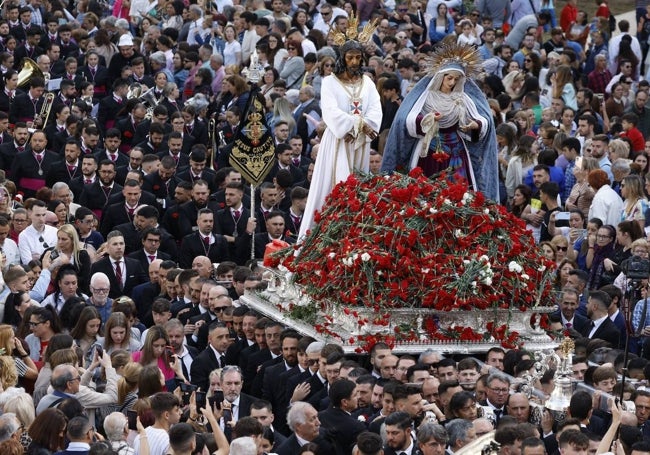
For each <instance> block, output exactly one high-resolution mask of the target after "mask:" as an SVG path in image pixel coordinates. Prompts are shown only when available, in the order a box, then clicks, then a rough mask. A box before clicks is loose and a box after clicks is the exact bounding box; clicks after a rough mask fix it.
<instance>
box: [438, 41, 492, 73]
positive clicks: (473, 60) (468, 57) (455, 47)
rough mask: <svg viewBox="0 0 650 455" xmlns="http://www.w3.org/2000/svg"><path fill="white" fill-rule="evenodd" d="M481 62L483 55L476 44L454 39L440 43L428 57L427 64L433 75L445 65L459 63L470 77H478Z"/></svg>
mask: <svg viewBox="0 0 650 455" xmlns="http://www.w3.org/2000/svg"><path fill="white" fill-rule="evenodd" d="M454 38H455V37H454ZM481 63H482V59H481V55H480V54H479V52H478V50H477V49H476V48H475V47H474V46H469V45H464V44H457V43H456V40H455V39H454V40H453V41H451V40H443V41H442V42H441V43H439V44H438V46H436V49H435V50H434V51H433V55H432V56H431V58H429V59H427V62H426V66H427V67H428V68H429V72H430V74H432V75H433V74H436V73H438V72H439V71H440V70H441V69H442V68H444V67H445V66H448V65H450V64H457V65H460V66H462V67H463V69H464V70H465V75H466V76H467V77H468V78H476V77H478V75H479V74H480V73H481V71H482V68H481Z"/></svg>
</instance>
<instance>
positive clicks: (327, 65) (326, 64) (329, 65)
mask: <svg viewBox="0 0 650 455" xmlns="http://www.w3.org/2000/svg"><path fill="white" fill-rule="evenodd" d="M323 66H324V67H325V68H331V67H333V66H334V64H333V63H325V64H324V65H323Z"/></svg>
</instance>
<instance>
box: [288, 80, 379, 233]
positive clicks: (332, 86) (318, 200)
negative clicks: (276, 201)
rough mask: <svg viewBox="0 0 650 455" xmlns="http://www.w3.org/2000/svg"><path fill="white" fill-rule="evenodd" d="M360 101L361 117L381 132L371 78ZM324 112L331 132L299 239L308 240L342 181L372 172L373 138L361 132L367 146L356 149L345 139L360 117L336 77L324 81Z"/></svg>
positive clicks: (324, 142)
mask: <svg viewBox="0 0 650 455" xmlns="http://www.w3.org/2000/svg"><path fill="white" fill-rule="evenodd" d="M348 90H349V89H348ZM360 98H361V100H362V106H361V117H362V118H363V120H364V121H365V122H366V123H367V124H368V125H370V126H371V127H372V129H373V130H375V131H379V127H380V125H381V118H382V110H381V101H380V98H379V93H378V92H377V88H376V87H375V84H374V83H373V82H372V80H371V79H370V78H368V77H367V76H363V86H362V88H361V93H360ZM321 111H322V112H323V121H324V122H325V125H327V129H326V130H325V132H324V133H323V138H322V139H321V142H320V148H319V150H318V157H317V158H316V165H315V167H314V175H313V177H312V181H311V185H310V187H309V197H308V198H307V206H306V207H305V213H304V215H303V218H302V222H301V223H300V234H299V235H298V239H302V238H304V236H305V234H306V233H307V230H309V229H311V228H312V227H313V224H314V213H315V212H316V210H320V209H321V208H322V207H323V204H324V203H325V198H327V196H328V195H329V194H330V192H331V191H332V189H333V188H334V186H335V185H336V184H337V183H338V182H341V181H344V180H346V179H347V178H348V176H350V174H351V173H352V172H353V171H355V170H358V171H362V172H368V170H369V169H368V167H369V162H370V138H368V137H366V136H365V135H363V133H359V134H360V135H361V136H362V137H361V138H359V140H363V143H362V144H361V146H360V147H357V149H356V150H355V144H356V142H354V143H347V142H345V141H344V139H343V138H344V137H345V135H346V134H347V133H349V132H351V131H353V129H354V126H355V124H356V123H357V121H358V117H359V116H358V115H354V114H351V113H350V112H351V106H350V95H349V94H348V93H347V92H346V90H345V89H344V88H343V86H342V85H341V83H340V82H339V80H338V79H337V78H336V77H335V76H333V75H330V76H327V77H325V78H323V83H322V86H321Z"/></svg>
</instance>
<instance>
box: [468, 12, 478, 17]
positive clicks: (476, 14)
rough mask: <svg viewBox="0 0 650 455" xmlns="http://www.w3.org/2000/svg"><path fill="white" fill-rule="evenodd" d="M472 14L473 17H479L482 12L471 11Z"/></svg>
mask: <svg viewBox="0 0 650 455" xmlns="http://www.w3.org/2000/svg"><path fill="white" fill-rule="evenodd" d="M470 16H472V17H479V16H480V14H479V13H471V14H470Z"/></svg>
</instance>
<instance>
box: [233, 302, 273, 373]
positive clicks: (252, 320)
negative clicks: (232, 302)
mask: <svg viewBox="0 0 650 455" xmlns="http://www.w3.org/2000/svg"><path fill="white" fill-rule="evenodd" d="M239 308H242V307H239ZM235 311H238V308H235ZM256 323H257V313H255V312H253V311H247V312H246V313H245V314H244V319H243V321H242V331H243V332H244V336H243V337H241V338H240V339H238V340H237V341H235V342H234V343H233V344H231V345H230V346H228V350H227V351H226V363H228V365H240V363H239V359H240V357H241V356H240V354H241V352H242V351H243V350H244V349H247V348H252V347H253V346H255V348H256V349H259V347H258V345H257V343H256V342H255V324H256ZM262 333H264V332H263V331H262ZM240 366H241V365H240Z"/></svg>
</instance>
